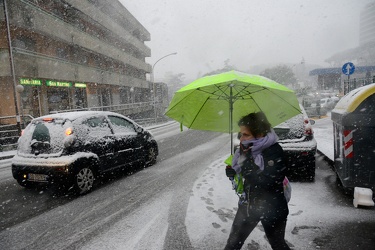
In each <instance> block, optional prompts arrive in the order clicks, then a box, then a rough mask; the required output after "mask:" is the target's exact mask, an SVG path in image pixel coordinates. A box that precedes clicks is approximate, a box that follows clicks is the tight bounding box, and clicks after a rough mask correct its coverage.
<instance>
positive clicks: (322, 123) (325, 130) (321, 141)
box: [312, 115, 334, 161]
mask: <svg viewBox="0 0 375 250" xmlns="http://www.w3.org/2000/svg"><path fill="white" fill-rule="evenodd" d="M312 128H313V130H314V137H315V139H316V141H317V144H318V151H319V152H320V153H322V154H324V155H325V156H326V157H327V158H328V159H330V160H331V161H333V160H334V143H333V123H332V120H331V116H330V115H329V116H328V117H325V118H322V119H319V120H315V124H314V125H313V126H312Z"/></svg>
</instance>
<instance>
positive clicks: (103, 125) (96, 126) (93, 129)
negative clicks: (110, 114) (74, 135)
mask: <svg viewBox="0 0 375 250" xmlns="http://www.w3.org/2000/svg"><path fill="white" fill-rule="evenodd" d="M83 124H84V125H86V126H88V127H89V136H91V137H104V136H106V135H110V134H112V132H111V129H110V127H109V125H108V122H107V120H106V119H105V118H104V117H92V118H89V119H87V120H86V121H84V122H83Z"/></svg>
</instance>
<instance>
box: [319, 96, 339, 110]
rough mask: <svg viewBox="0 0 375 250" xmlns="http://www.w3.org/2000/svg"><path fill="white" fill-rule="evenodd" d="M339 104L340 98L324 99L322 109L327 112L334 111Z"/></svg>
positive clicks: (321, 103) (321, 101)
mask: <svg viewBox="0 0 375 250" xmlns="http://www.w3.org/2000/svg"><path fill="white" fill-rule="evenodd" d="M337 102H338V97H335V98H332V97H327V98H322V99H320V107H321V108H325V109H326V110H332V109H333V108H334V107H335V105H336V103H337Z"/></svg>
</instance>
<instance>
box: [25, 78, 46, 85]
mask: <svg viewBox="0 0 375 250" xmlns="http://www.w3.org/2000/svg"><path fill="white" fill-rule="evenodd" d="M20 84H22V85H36V86H40V85H42V80H40V79H30V78H20Z"/></svg>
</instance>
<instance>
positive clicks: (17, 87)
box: [16, 84, 25, 128]
mask: <svg viewBox="0 0 375 250" xmlns="http://www.w3.org/2000/svg"><path fill="white" fill-rule="evenodd" d="M24 90H25V88H24V87H23V86H22V85H19V84H18V85H17V86H16V91H17V93H18V94H19V97H20V108H21V117H22V125H23V128H25V119H24V116H23V101H22V92H23V91H24Z"/></svg>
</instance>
